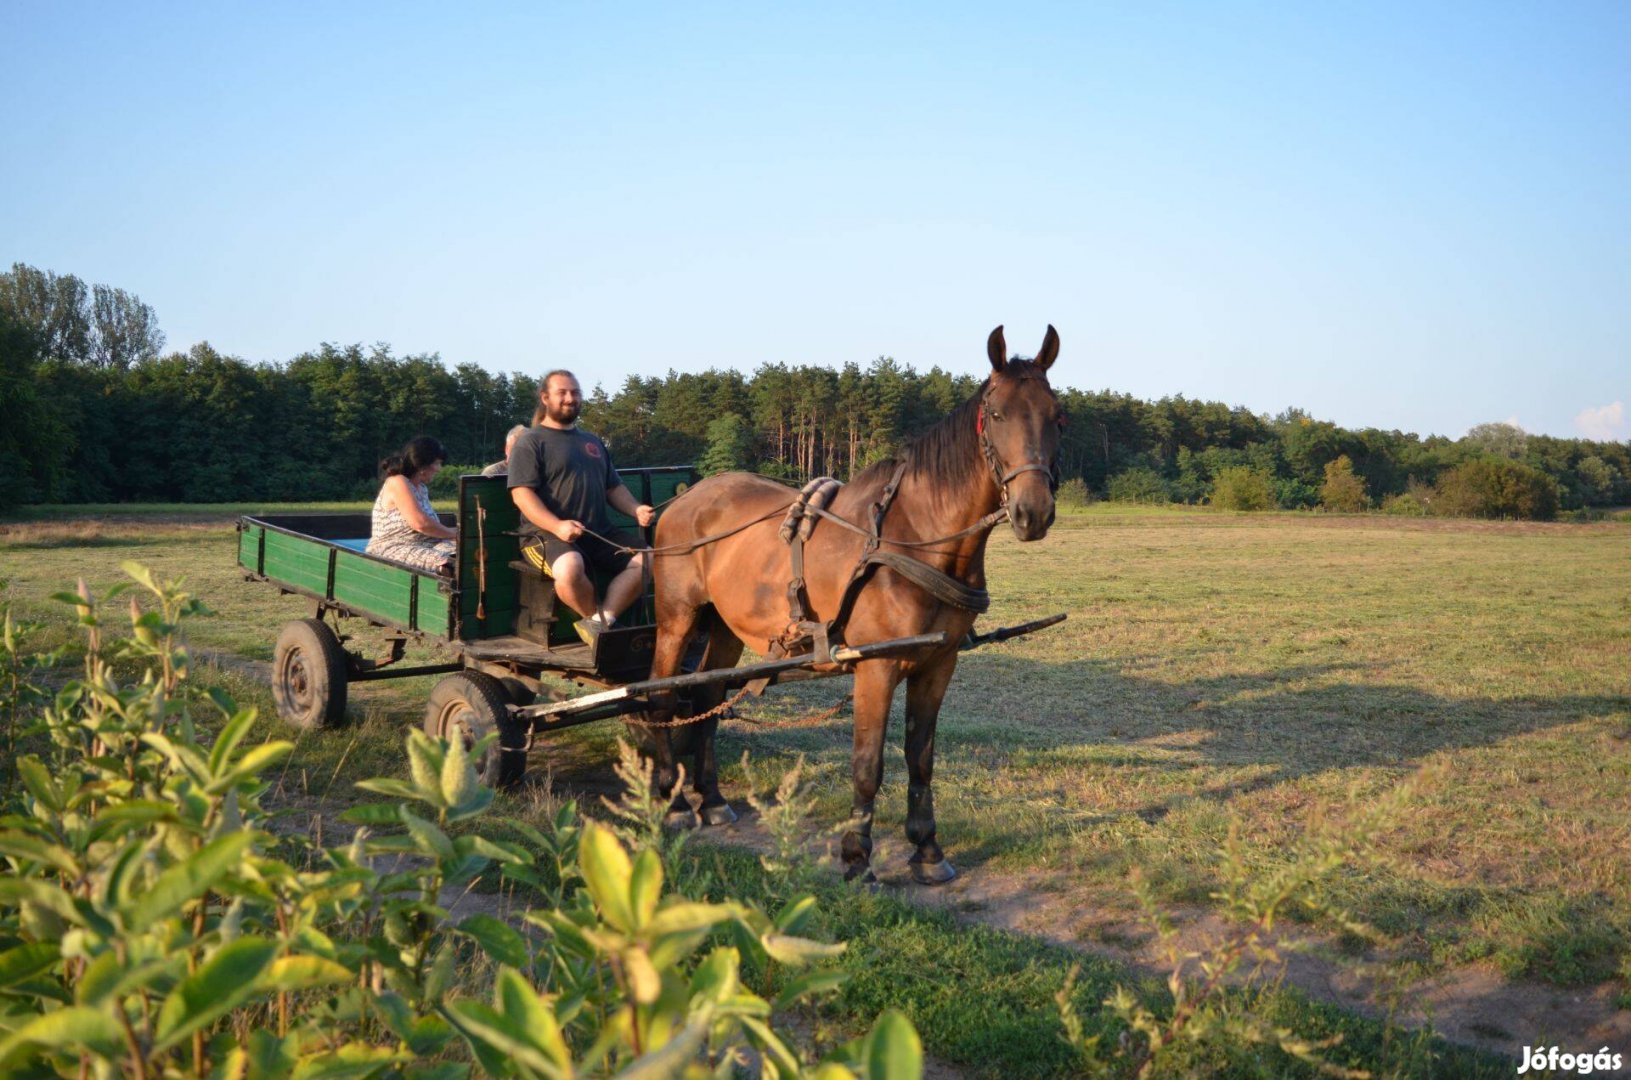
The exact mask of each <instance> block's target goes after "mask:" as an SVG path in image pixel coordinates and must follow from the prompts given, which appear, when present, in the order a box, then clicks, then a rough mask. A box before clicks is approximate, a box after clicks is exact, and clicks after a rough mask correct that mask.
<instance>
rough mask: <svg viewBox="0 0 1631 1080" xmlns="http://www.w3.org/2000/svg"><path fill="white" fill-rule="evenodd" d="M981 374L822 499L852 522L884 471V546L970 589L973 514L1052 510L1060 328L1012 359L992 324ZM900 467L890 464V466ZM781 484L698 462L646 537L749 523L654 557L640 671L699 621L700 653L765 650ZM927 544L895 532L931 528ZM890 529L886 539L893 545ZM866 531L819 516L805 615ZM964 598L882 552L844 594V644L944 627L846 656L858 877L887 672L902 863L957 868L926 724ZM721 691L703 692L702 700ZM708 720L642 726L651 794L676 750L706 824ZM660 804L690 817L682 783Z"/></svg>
mask: <svg viewBox="0 0 1631 1080" xmlns="http://www.w3.org/2000/svg"><path fill="white" fill-rule="evenodd" d="M986 351H987V353H988V355H989V357H990V360H991V367H992V373H991V375H990V376H989V377H988V378H987V379H986V381H985V383H984V385H983V386H981V388H980V391H979V393H977V394H975V395H974V396H973V397H971V398H969V399H968V400H967V401H965V402H964V403H963V404H962V405H961V406H959V407H958V408H957V409H956V410H954V411H953V412H952V413H951V415H950V416H948V417H946V418H945V419H944V420H942V421H941V422H940V423H939V424H937V425H936V426H935V427H933V428H931V429H930V430H929V431H927V432H925V433H924V434H923V435H922V436H921V437H919V438H918V439H917V440H916V441H914V442H913V443H911V444H910V445H909V446H907V447H906V449H905V450H904V451H903V452H902V454H901V455H900V457H899V458H895V459H890V460H887V461H881V462H878V463H877V464H874V465H872V466H871V467H870V468H868V469H866V470H865V471H863V472H861V473H860V474H859V475H858V476H856V477H855V478H854V479H853V480H852V481H851V482H850V483H849V484H847V485H845V486H844V487H843V489H842V490H841V491H840V492H839V493H838V495H837V497H836V498H835V499H834V500H833V502H832V505H831V507H830V510H831V512H832V513H833V514H835V515H837V516H838V517H841V518H844V519H845V520H847V521H850V522H854V523H856V524H858V525H865V524H867V523H869V522H870V521H871V514H872V508H873V506H874V504H876V503H877V502H878V501H879V500H880V498H881V497H882V493H883V491H884V489H885V487H886V486H887V485H888V483H889V482H890V481H891V480H892V479H898V490H897V493H896V496H895V499H894V502H893V504H892V506H891V508H890V509H889V510H888V512H887V514H886V516H885V518H884V521H883V523H882V527H881V532H880V536H881V538H882V544H881V548H882V550H884V551H896V552H901V553H904V554H909V555H910V556H912V557H914V558H916V559H919V560H921V561H923V562H925V563H927V564H929V565H930V566H933V567H935V568H936V569H938V570H940V571H942V572H944V573H945V574H948V575H950V576H951V577H952V578H954V579H956V580H958V581H960V582H962V583H963V584H965V585H967V586H969V587H971V588H973V589H979V590H983V589H984V587H985V545H986V539H987V537H988V536H989V530H988V529H986V528H980V527H978V526H979V524H980V519H981V518H982V517H986V516H988V515H990V514H992V513H993V512H994V511H996V510H997V509H998V508H999V506H1006V508H1007V511H1008V516H1009V520H1010V522H1011V523H1012V525H1013V529H1014V533H1015V535H1017V536H1018V537H1019V538H1020V539H1021V540H1040V539H1041V538H1042V537H1043V536H1045V535H1046V534H1047V531H1048V527H1049V526H1050V525H1052V524H1053V515H1054V504H1053V488H1054V476H1053V472H1052V464H1053V461H1054V458H1055V455H1056V454H1057V452H1058V448H1059V428H1060V424H1061V422H1062V416H1061V413H1060V408H1059V402H1058V399H1057V398H1055V397H1054V394H1053V390H1052V389H1051V388H1050V387H1049V385H1048V378H1047V371H1048V368H1049V367H1050V366H1052V364H1053V361H1054V359H1055V357H1057V356H1058V353H1059V335H1058V334H1057V333H1055V332H1054V329H1053V327H1051V326H1050V327H1048V332H1047V335H1046V337H1045V338H1044V339H1043V342H1042V351H1041V352H1040V353H1039V354H1037V357H1036V359H1034V360H1021V359H1014V360H1010V359H1008V358H1007V355H1006V353H1007V347H1006V345H1005V343H1004V341H1003V334H1002V327H1000V326H999V327H997V328H996V329H995V330H993V331H992V332H991V336H990V338H989V340H988V341H987V343H986ZM903 466H904V467H903ZM790 501H791V500H790V493H789V491H788V489H787V488H785V487H783V486H781V485H779V484H777V483H775V482H774V481H772V480H768V479H766V478H764V477H761V476H755V475H753V474H751V473H739V472H738V473H725V474H723V475H720V476H713V477H709V478H708V479H706V480H703V481H702V482H700V483H699V484H697V485H696V486H695V487H694V488H693V489H691V491H689V492H687V493H686V494H685V495H684V497H682V498H680V499H678V500H677V501H676V502H675V503H674V504H673V505H672V506H670V507H669V508H668V510H667V511H666V512H665V513H664V514H663V516H662V518H661V521H660V522H659V524H658V526H657V547H658V548H659V549H662V548H670V547H677V548H682V549H683V548H685V547H686V546H688V545H689V544H690V543H692V542H694V541H697V540H699V539H703V538H706V537H709V536H713V535H715V534H718V533H723V532H727V531H729V530H732V529H734V528H737V527H738V526H740V525H741V524H742V523H744V522H750V521H754V520H755V519H757V518H761V517H762V518H763V520H760V521H758V522H757V524H753V525H750V526H748V527H747V528H745V529H742V530H741V531H739V532H736V533H734V534H733V535H730V536H727V537H725V538H723V539H719V540H717V541H714V542H711V543H706V544H703V545H701V546H698V547H697V548H696V549H695V550H694V551H689V552H676V553H675V554H672V555H669V556H665V557H661V558H658V559H656V560H655V570H654V574H655V584H656V594H657V599H656V603H657V645H656V653H655V656H654V658H653V661H652V666H651V675H652V678H661V677H664V676H668V675H673V674H675V673H676V672H678V671H679V669H680V662H681V658H682V657H683V656H684V655H685V653H686V648H687V645H688V643H689V642H690V640H691V639H692V637H693V636H694V635H695V634H697V633H699V632H701V633H707V634H708V641H707V645H706V648H705V651H704V654H703V660H702V665H703V666H704V667H706V668H718V667H734V666H735V665H736V662H737V660H738V659H739V658H740V656H741V654H742V648H743V645H744V643H745V644H747V645H751V646H752V647H753V648H754V650H755V651H757V652H759V653H761V654H765V653H767V652H769V651H770V649H771V647H772V644H773V643H775V642H777V641H778V639H782V638H783V637H784V635H785V634H786V632H787V630H788V626H789V605H788V600H787V587H788V583H789V581H790V580H791V578H792V569H791V559H790V554H789V547H788V545H787V544H786V543H785V542H783V540H782V539H781V537H780V535H779V534H778V531H779V527H780V524H781V515H780V514H779V513H777V510H778V508H784V507H786V506H787V505H788V504H789V502H790ZM964 530H971V531H969V532H968V534H967V535H964V536H961V537H958V538H956V539H952V540H948V541H946V542H944V543H936V544H931V545H930V546H927V547H910V546H907V547H902V546H900V542H902V541H905V542H907V543H908V544H910V543H911V542H921V541H926V540H927V541H934V540H937V539H939V538H941V537H949V536H952V534H955V533H959V532H962V531H964ZM892 542H893V544H892ZM864 543H865V538H864V537H862V536H861V535H858V534H857V533H856V532H854V531H851V530H849V529H846V528H843V527H842V526H841V525H838V524H835V523H833V522H831V521H821V522H820V523H819V524H818V525H817V526H816V528H815V530H814V532H813V534H812V535H811V536H810V539H809V540H808V542H807V544H806V547H805V556H804V560H805V582H806V585H807V594H808V598H809V612H810V617H811V618H814V619H818V620H830V619H832V618H833V617H834V613H835V611H836V609H837V608H838V607H839V604H840V599H841V597H842V596H843V594H844V591H845V587H846V585H847V583H848V582H849V580H850V577H851V574H852V572H853V571H854V569H855V567H856V565H857V562H858V560H859V559H860V557H861V555H862V551H863V544H864ZM974 619H975V613H974V612H973V611H972V610H968V609H966V608H964V607H961V606H957V605H954V604H951V603H946V602H943V601H941V600H938V599H936V598H935V597H933V596H931V595H930V594H929V592H927V591H925V589H924V588H922V587H921V586H920V585H918V584H916V583H914V582H912V581H910V580H908V579H907V578H906V577H904V576H902V575H901V574H900V573H898V572H897V571H895V570H893V569H891V568H889V567H888V566H879V567H878V568H877V569H876V570H875V572H874V573H873V575H872V577H871V579H870V580H869V581H868V582H867V583H866V584H865V586H863V587H862V588H861V590H860V592H859V593H858V594H856V597H855V600H854V606H853V609H852V612H851V614H850V617H849V620H848V623H847V626H846V627H845V628H844V630H843V635H844V640H845V641H847V642H849V643H851V644H857V645H858V644H865V643H867V642H874V641H885V640H889V639H893V638H902V637H909V636H912V635H917V634H929V633H934V632H936V631H944V632H945V635H946V636H945V642H946V643H945V644H944V645H939V646H933V647H927V648H923V649H920V650H918V651H917V652H916V653H915V654H913V653H908V654H904V655H895V656H890V657H888V658H886V659H874V660H865V661H862V662H861V663H859V664H858V665H857V666H856V668H855V705H854V708H855V743H854V757H853V764H854V777H855V802H854V809H853V810H852V812H851V816H850V821H849V828H848V830H847V831H846V833H845V834H844V840H843V857H844V863H845V876H846V877H847V878H857V877H864V878H868V879H870V877H871V870H870V867H869V862H870V860H871V854H872V810H873V801H874V799H875V798H876V797H877V794H878V786H879V784H880V783H881V782H882V779H883V745H884V728H885V725H886V724H887V722H888V718H889V705H890V701H891V699H892V698H893V697H894V693H895V687H896V685H897V684H899V683H900V682H901V681H902V680H905V682H906V765H907V770H908V774H909V787H908V788H907V798H906V806H907V818H906V835H907V837H908V838H910V839H911V841H912V843H913V844H914V845H916V848H917V851H916V854H914V855H913V856H912V858H911V871H912V876H913V878H915V879H916V880H917V881H919V882H922V883H925V884H930V883H938V882H943V881H949V880H951V879H952V878H953V877H954V876H955V875H956V873H957V871H956V870H955V869H954V868H953V867H952V865H951V863H950V862H948V861H947V860H946V857H945V854H944V853H943V852H942V851H941V849H940V845H939V843H937V842H936V840H935V821H934V795H933V789H932V787H931V785H932V783H933V779H934V730H935V722H936V720H937V719H938V717H939V715H940V702H941V699H942V698H943V697H944V696H945V693H946V685H947V683H948V682H950V680H951V675H952V672H953V671H954V670H955V669H956V667H957V653H958V645H959V644H960V643H961V642H962V640H963V638H964V636H965V635H966V634H967V633H968V632H969V629H970V628H971V627H972V626H973V624H974ZM720 699H721V698H720V697H719V696H716V697H714V698H713V699H712V700H711V701H708V702H703V703H701V704H702V706H703V707H706V706H707V705H708V704H711V703H714V702H717V701H718V700H720ZM672 708H673V702H672V701H671V700H668V701H657V702H654V711H653V713H652V717H653V719H656V720H659V721H661V720H665V719H667V718H668V717H669V716H670V715H671V713H672ZM716 727H717V721H715V720H705V721H703V722H700V723H697V724H694V725H690V726H688V727H676V728H669V729H650V728H648V729H647V731H648V737H647V740H646V742H647V748H648V751H649V752H650V753H651V754H652V756H653V758H654V759H655V765H656V783H657V787H658V790H659V791H661V792H663V793H664V794H666V793H668V792H669V791H670V790H672V789H673V788H674V784H675V780H676V779H677V768H676V766H677V756H676V755H677V754H688V755H693V757H692V761H693V767H692V770H691V772H692V778H693V782H694V786H695V788H696V790H697V791H698V793H699V794H700V795H701V797H702V817H703V820H704V821H705V822H706V823H708V824H723V823H726V822H729V821H732V820H734V819H735V815H734V814H733V813H732V812H731V809H730V806H729V805H728V804H727V803H726V802H725V799H724V798H723V797H722V796H721V795H720V793H719V781H718V776H717V770H716V768H715V763H714V750H713V743H714V732H715V729H716ZM672 811H673V813H674V815H676V816H677V817H678V818H679V819H680V820H682V821H694V820H695V819H694V818H693V817H691V809H690V804H689V802H687V801H686V800H685V797H684V795H683V793H681V792H679V791H677V790H676V791H674V804H673V807H672Z"/></svg>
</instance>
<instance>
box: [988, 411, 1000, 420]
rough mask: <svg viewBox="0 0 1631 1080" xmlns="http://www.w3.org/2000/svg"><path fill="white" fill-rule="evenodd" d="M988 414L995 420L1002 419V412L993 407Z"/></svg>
mask: <svg viewBox="0 0 1631 1080" xmlns="http://www.w3.org/2000/svg"><path fill="white" fill-rule="evenodd" d="M988 415H989V416H990V417H991V419H993V420H1001V419H1002V413H1000V412H998V411H997V410H996V409H992V410H991V412H990V413H989V414H988Z"/></svg>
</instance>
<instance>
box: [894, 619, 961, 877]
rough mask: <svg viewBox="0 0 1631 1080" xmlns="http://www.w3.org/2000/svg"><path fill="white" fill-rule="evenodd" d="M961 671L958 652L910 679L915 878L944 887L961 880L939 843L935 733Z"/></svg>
mask: <svg viewBox="0 0 1631 1080" xmlns="http://www.w3.org/2000/svg"><path fill="white" fill-rule="evenodd" d="M956 668H957V654H956V653H955V652H951V653H947V654H946V655H945V656H944V657H941V658H939V659H936V660H935V661H933V662H931V664H930V665H928V666H927V667H920V668H919V669H918V670H917V671H915V672H913V674H912V675H911V677H910V678H908V679H907V680H906V774H907V787H906V838H907V839H908V840H910V841H911V842H912V843H913V844H914V845H916V847H917V851H916V852H915V853H914V854H913V855H912V859H911V869H912V880H913V881H916V882H917V883H918V884H920V885H940V884H943V883H945V882H947V881H950V880H951V879H952V878H954V877H956V876H957V869H956V868H955V867H954V866H952V865H951V863H950V862H949V861H948V860H947V859H946V854H945V852H943V851H941V850H940V843H939V841H938V840H936V839H935V824H934V786H933V785H934V729H935V725H936V723H937V722H938V721H939V719H940V703H941V701H942V700H944V698H945V696H946V684H947V683H949V682H950V681H951V673H952V672H953V671H954V670H956Z"/></svg>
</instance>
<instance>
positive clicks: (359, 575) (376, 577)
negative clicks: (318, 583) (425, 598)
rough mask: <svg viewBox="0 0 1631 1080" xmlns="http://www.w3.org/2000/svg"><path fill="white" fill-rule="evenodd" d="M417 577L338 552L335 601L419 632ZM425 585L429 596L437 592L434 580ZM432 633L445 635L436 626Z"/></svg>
mask: <svg viewBox="0 0 1631 1080" xmlns="http://www.w3.org/2000/svg"><path fill="white" fill-rule="evenodd" d="M416 576H420V575H416V574H415V573H414V572H413V571H412V570H409V569H408V568H406V567H402V566H392V565H390V564H389V563H384V562H381V561H379V560H378V559H370V558H368V557H366V556H364V555H359V554H357V553H355V552H351V551H343V550H342V551H338V552H337V553H336V555H335V559H334V592H333V599H335V600H338V601H340V602H341V603H343V604H345V605H346V606H347V607H349V608H352V609H353V610H356V611H359V612H363V613H366V614H368V615H372V616H374V617H376V618H378V619H380V620H381V621H383V622H387V623H390V624H391V625H393V626H400V627H405V628H407V629H418V627H416V626H415V625H414V622H415V619H414V614H415V613H414V595H413V593H414V578H415V577H416ZM422 584H423V586H424V589H425V591H426V592H427V593H433V592H434V591H435V588H436V585H435V578H434V577H431V578H430V579H429V580H427V581H425V582H423V583H422ZM443 625H444V626H445V625H446V623H445V620H444V623H443ZM430 632H431V633H434V634H441V633H444V631H443V630H442V629H440V628H438V627H436V626H434V625H432V626H431V627H430Z"/></svg>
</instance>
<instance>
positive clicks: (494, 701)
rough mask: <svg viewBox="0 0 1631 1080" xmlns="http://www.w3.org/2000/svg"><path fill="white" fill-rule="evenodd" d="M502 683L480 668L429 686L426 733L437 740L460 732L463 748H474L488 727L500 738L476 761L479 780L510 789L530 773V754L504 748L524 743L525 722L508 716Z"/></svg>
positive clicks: (506, 700) (451, 676)
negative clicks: (528, 765) (463, 741)
mask: <svg viewBox="0 0 1631 1080" xmlns="http://www.w3.org/2000/svg"><path fill="white" fill-rule="evenodd" d="M508 704H509V699H508V697H507V695H506V694H505V692H504V684H503V683H501V682H499V681H498V680H497V679H495V678H493V677H492V676H491V675H485V674H483V673H482V672H479V671H461V672H459V673H458V674H457V675H449V676H448V677H447V678H445V679H443V680H442V681H441V682H439V683H437V684H436V685H435V687H433V688H432V689H431V692H430V701H429V702H428V703H427V704H426V706H425V734H426V735H429V736H430V737H431V738H433V739H451V738H453V736H454V734H455V733H456V732H462V734H463V737H464V740H465V746H466V747H473V746H474V745H475V744H476V743H477V742H479V741H481V740H482V739H483V738H485V737H486V736H487V733H488V732H490V731H496V732H498V738H497V739H495V740H494V741H493V744H492V745H491V746H489V747H488V748H487V753H485V754H483V755H482V756H481V757H479V758H477V759H476V763H475V764H476V775H477V776H479V777H481V782H482V783H484V784H487V785H488V786H490V787H495V788H498V789H499V790H501V791H502V790H509V789H511V788H514V787H516V786H517V785H519V784H520V783H521V778H522V777H524V776H525V775H526V774H527V752H526V751H525V750H514V749H512V750H506V749H505V747H507V746H508V747H520V746H525V745H526V742H527V734H528V732H527V724H526V722H525V721H521V720H516V719H514V718H512V717H511V716H510V712H509V709H508V708H506V706H507V705H508Z"/></svg>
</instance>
